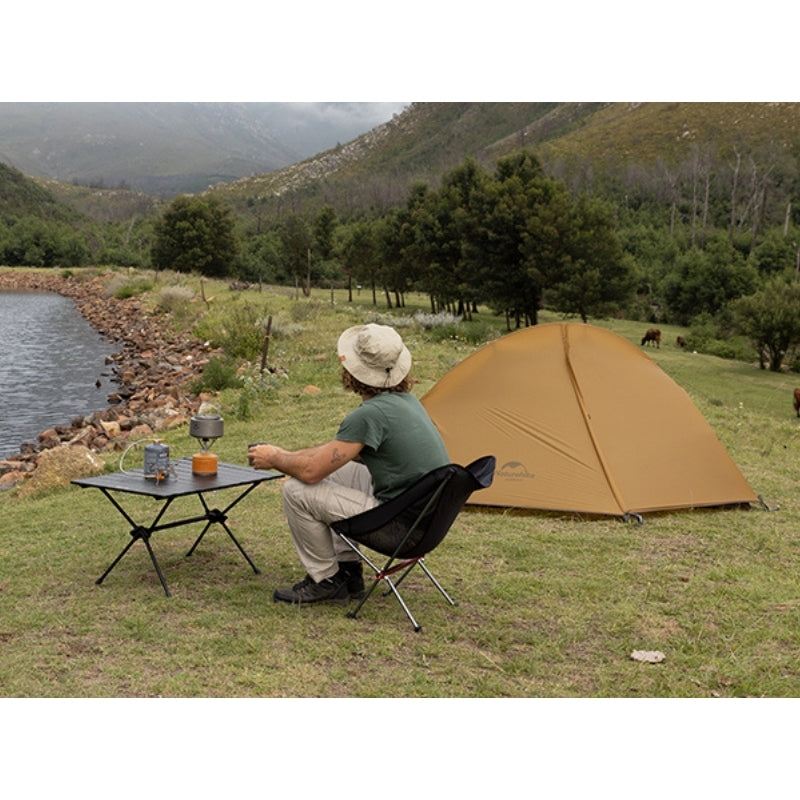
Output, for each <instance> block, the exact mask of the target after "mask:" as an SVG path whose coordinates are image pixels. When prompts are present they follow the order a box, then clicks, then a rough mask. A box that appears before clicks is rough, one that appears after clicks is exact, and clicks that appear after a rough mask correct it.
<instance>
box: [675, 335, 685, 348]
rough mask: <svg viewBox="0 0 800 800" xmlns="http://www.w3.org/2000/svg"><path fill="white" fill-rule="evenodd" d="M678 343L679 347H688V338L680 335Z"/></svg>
mask: <svg viewBox="0 0 800 800" xmlns="http://www.w3.org/2000/svg"><path fill="white" fill-rule="evenodd" d="M677 343H678V347H686V339H684V338H683V336H679V337H678V340H677Z"/></svg>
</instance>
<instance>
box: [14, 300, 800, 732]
mask: <svg viewBox="0 0 800 800" xmlns="http://www.w3.org/2000/svg"><path fill="white" fill-rule="evenodd" d="M157 288H158V287H157V286H156V287H155V289H154V290H153V291H156V290H157ZM215 289H216V292H215V294H216V300H215V302H216V303H217V306H216V308H217V309H219V308H222V307H223V305H224V304H226V303H228V304H235V303H242V302H251V303H258V304H261V305H262V306H263V308H264V312H265V313H268V314H270V315H274V318H275V319H276V323H278V324H276V329H277V330H280V329H281V328H283V330H284V331H285V332H284V333H283V334H276V336H275V338H274V340H273V342H272V344H271V349H270V358H269V362H270V364H271V365H273V366H275V367H276V368H279V371H280V372H282V373H284V375H285V377H283V378H282V379H281V380H280V382H279V383H277V384H276V385H271V386H270V387H268V388H258V378H257V375H256V373H257V370H254V368H251V370H250V373H249V374H250V375H251V376H253V382H252V383H251V386H250V388H249V389H247V390H244V389H228V390H224V391H223V392H222V393H221V395H220V398H219V399H220V402H221V404H222V406H223V409H224V410H223V416H224V417H225V436H224V437H223V438H222V439H221V440H219V441H218V442H217V443H215V445H214V452H216V453H217V454H218V455H219V456H220V458H221V460H224V461H230V462H232V463H240V464H244V463H246V459H245V452H246V444H247V442H249V441H253V440H272V441H275V442H276V443H279V444H281V445H283V446H286V447H289V448H293V447H300V446H304V445H308V444H311V443H315V442H318V441H323V440H325V439H327V438H329V437H330V436H331V435H332V433H333V432H334V431H335V428H336V425H337V424H338V421H339V419H340V418H341V416H342V415H343V414H344V413H346V412H347V410H349V409H350V408H351V407H352V405H353V403H354V397H353V396H348V395H346V394H344V393H343V392H342V390H341V389H340V388H339V386H338V364H337V362H336V359H335V356H334V346H335V341H336V337H337V336H338V333H339V332H340V331H341V330H342V329H343V328H345V327H347V326H348V325H351V324H357V323H360V322H364V321H367V320H370V319H374V318H376V313H377V314H378V315H379V316H380V318H381V319H386V318H388V317H387V315H388V314H389V313H390V312H387V311H385V310H384V309H382V308H378V309H373V308H372V306H371V304H370V303H369V302H368V299H367V298H363V297H362V298H358V300H357V302H356V303H354V304H352V305H351V304H348V303H347V302H346V298H345V297H344V294H343V293H341V294H337V295H335V296H334V297H333V300H334V302H331V296H330V293H328V292H320V293H319V294H318V295H316V296H315V297H313V298H311V299H310V300H309V299H306V298H299V299H296V298H294V297H293V296H292V293H291V292H284V291H271V292H268V291H265V292H261V293H252V294H248V295H247V298H246V299H243V298H242V297H237V296H236V295H234V294H228V293H227V292H226V290H225V288H224V287H222V286H220V287H215ZM205 291H206V292H207V293H208V294H211V293H212V292H210V291H209V288H208V286H206V289H205ZM301 304H304V307H302V313H300V311H299V309H301ZM420 307H421V308H423V309H425V304H424V301H423V300H422V299H420ZM198 308H201V307H200V306H198ZM197 313H201V312H200V311H198V312H197ZM391 313H392V314H394V315H398V316H404V317H406V318H408V317H410V316H411V313H412V308H411V307H410V306H409V307H407V308H406V309H404V310H402V311H393V312H391ZM486 316H488V315H487V314H486V313H484V315H483V318H484V319H485V317H486ZM290 321H291V325H290V324H289V322H290ZM482 324H485V323H482ZM594 324H599V325H603V326H605V327H608V328H610V329H612V330H614V331H615V332H617V333H618V334H620V335H622V336H624V337H626V338H628V339H630V340H631V341H634V342H636V343H637V344H638V340H639V339H640V337H641V335H642V328H643V326H642V325H641V324H640V323H630V322H624V321H597V322H595V323H594ZM491 325H493V326H495V327H496V330H497V332H498V334H501V333H502V332H503V328H504V325H503V323H502V321H499V320H498V321H493V322H491ZM401 332H402V333H403V336H404V338H405V339H406V341H407V343H408V345H409V348H410V349H411V351H412V354H413V355H414V357H415V367H414V375H415V376H416V377H417V378H418V380H419V381H420V383H419V385H418V387H417V393H418V394H419V395H422V394H423V393H424V392H425V391H426V390H427V389H428V388H429V387H430V386H432V385H433V383H435V382H436V380H438V379H439V378H440V377H441V376H442V375H443V374H444V373H445V372H446V371H447V369H449V368H450V367H451V366H453V365H454V364H456V363H457V362H458V361H459V360H461V359H462V358H464V357H465V356H466V355H468V354H469V353H470V352H472V351H473V350H474V348H475V345H473V344H469V343H468V342H467V341H466V340H465V339H464V338H460V339H445V340H439V339H437V338H436V337H434V336H432V335H431V334H430V333H429V332H428V331H425V330H423V329H421V328H420V327H419V326H414V325H412V324H410V323H409V322H408V319H406V321H405V322H403V327H402V329H401ZM681 332H682V331H679V330H678V329H674V330H673V329H670V328H666V329H665V330H664V343H663V344H662V347H661V349H659V350H655V349H653V350H649V349H648V354H649V355H650V357H651V358H653V359H654V360H655V361H656V362H657V363H658V364H659V365H660V366H661V367H662V368H663V369H664V370H665V371H666V372H667V373H668V374H669V375H670V376H671V377H672V378H673V379H674V380H675V381H676V382H677V383H679V384H680V385H681V386H683V387H684V388H685V389H686V391H687V392H688V393H689V395H690V397H691V398H692V400H693V401H694V403H695V404H696V405H697V407H698V408H699V410H700V411H701V412H702V414H703V415H704V416H705V418H706V419H707V420H708V421H709V423H710V424H711V425H712V427H713V428H714V430H715V431H716V433H717V435H718V436H719V438H720V439H721V441H722V442H723V444H724V445H725V447H726V448H727V449H728V451H729V453H730V454H731V456H732V457H733V459H734V461H735V462H736V463H737V464H738V466H739V467H740V469H741V471H742V473H743V474H744V476H745V478H746V479H747V480H748V482H749V483H750V485H751V486H752V487H753V489H754V490H755V492H756V494H759V495H762V496H763V497H764V500H765V501H766V502H767V503H768V504H769V506H771V507H773V508H779V510H776V511H773V512H767V511H764V510H762V509H759V508H757V507H755V506H754V507H753V508H751V509H750V510H715V511H680V512H675V513H668V514H667V513H665V514H655V515H651V516H648V517H646V519H645V523H644V525H642V526H637V525H631V524H627V523H624V522H622V521H620V520H617V519H588V518H576V517H574V516H571V515H569V514H558V513H540V512H524V511H513V510H502V509H484V508H474V507H470V508H468V509H466V510H465V511H464V513H463V514H462V515H461V516H460V518H459V519H458V521H457V522H456V524H455V526H454V528H453V530H452V532H451V534H450V536H449V537H448V539H447V540H446V541H445V543H444V544H443V545H442V546H441V548H440V549H439V550H438V551H437V552H436V553H434V554H433V555H432V556H431V558H430V563H431V566H432V568H433V569H434V571H435V572H436V574H437V576H438V577H439V578H440V579H441V580H442V582H443V583H444V585H445V586H446V587H447V588H448V589H450V590H451V591H452V593H453V595H454V596H455V598H456V599H457V600H458V606H456V607H455V608H451V607H450V606H448V605H447V604H445V603H444V602H443V601H442V599H441V597H440V596H439V595H438V593H437V592H436V591H435V590H434V589H433V587H431V586H430V585H429V584H428V585H426V583H425V582H423V581H422V580H420V579H414V581H413V582H412V581H411V580H409V582H408V585H407V589H406V592H407V596H408V599H409V602H410V604H411V606H412V608H413V610H414V611H415V614H416V615H417V616H418V619H419V620H420V621H421V623H422V625H423V629H422V631H421V632H420V633H414V632H413V630H412V628H411V626H410V625H409V624H408V621H407V620H406V618H405V616H404V615H403V614H402V611H401V610H400V608H399V606H398V605H397V603H396V601H395V600H394V599H393V598H392V597H387V598H375V599H373V600H371V601H370V604H368V605H367V606H366V607H365V609H364V610H363V612H362V614H361V616H360V618H359V619H358V620H352V619H348V618H346V617H345V614H344V611H343V609H342V608H341V607H338V606H321V607H308V608H296V607H290V606H285V605H283V604H275V603H274V602H273V600H272V591H273V589H274V588H275V587H276V586H278V585H284V584H291V583H293V582H294V581H295V580H297V579H299V578H300V577H302V575H301V574H300V572H301V571H300V568H299V564H298V562H297V559H296V556H295V554H294V551H293V548H292V545H291V543H290V539H289V535H288V532H287V530H286V527H285V522H284V519H283V517H282V512H281V507H280V491H279V486H278V482H272V483H268V484H265V485H263V486H262V487H260V488H259V489H258V490H257V491H256V492H255V493H254V494H253V495H251V496H250V498H248V499H247V500H246V501H245V502H244V503H242V504H241V506H239V507H237V509H236V511H235V514H234V515H233V516H232V518H231V521H230V522H231V526H232V528H233V529H234V531H235V533H236V534H237V536H238V537H239V539H240V541H241V542H242V544H243V545H244V547H245V548H246V549H247V550H248V552H249V553H250V555H251V556H252V558H253V559H254V561H255V562H256V564H258V566H259V567H260V568H261V571H262V572H261V574H260V575H255V574H254V573H253V572H252V571H251V570H250V569H249V567H248V566H247V564H246V563H245V562H244V560H243V559H242V558H241V556H240V554H239V553H238V551H236V550H235V548H234V547H233V545H232V543H231V542H230V540H229V539H228V538H227V537H226V536H225V535H224V533H222V532H221V531H218V532H213V531H212V532H210V533H209V534H208V535H207V536H206V538H205V540H204V542H203V544H202V545H201V547H200V548H199V549H198V551H197V552H196V553H195V554H194V555H193V556H192V557H191V558H188V559H187V558H185V552H186V550H187V549H188V547H189V546H190V545H191V543H192V542H193V541H194V536H193V535H192V534H193V531H192V530H191V529H186V528H183V529H181V528H178V529H176V530H174V531H171V532H165V533H161V534H157V535H156V536H154V538H153V547H154V549H155V550H156V553H157V556H158V558H159V561H160V563H161V566H162V568H163V570H164V573H165V576H166V579H167V581H168V583H169V585H170V589H171V590H172V593H173V597H172V598H167V597H166V596H165V595H164V592H163V591H162V590H161V587H160V585H159V583H158V579H157V576H156V574H155V572H154V571H153V569H152V566H151V565H150V562H149V559H148V557H147V553H146V551H145V550H144V548H143V547H134V548H133V549H132V550H131V551H130V553H129V554H128V556H127V557H126V558H125V559H123V560H122V561H121V562H120V563H119V565H118V566H117V567H116V569H115V570H114V571H113V572H112V573H111V575H110V576H109V577H108V578H107V579H106V581H105V583H103V584H102V585H101V586H97V585H95V582H94V581H95V579H96V578H97V577H98V576H99V575H100V574H101V573H102V572H103V570H104V569H105V568H106V566H108V564H109V563H110V561H111V559H113V557H114V556H115V555H116V554H117V553H118V552H119V550H120V549H121V548H122V547H123V546H124V544H125V542H126V541H127V539H128V531H127V527H126V525H125V523H124V521H123V520H122V518H121V517H119V515H118V514H117V513H116V511H115V510H114V509H113V508H111V506H110V505H109V504H108V503H107V501H106V500H105V499H104V498H103V497H102V496H101V495H100V493H99V492H95V491H93V490H81V489H79V488H77V487H74V486H70V487H67V488H63V489H56V490H53V491H50V492H47V493H44V494H41V495H34V496H31V497H25V498H23V497H19V496H17V494H16V493H15V492H14V491H10V492H6V493H4V494H2V495H0V515H2V519H3V523H2V535H0V561H2V565H3V566H2V573H0V653H1V654H2V657H1V658H0V696H3V697H5V698H351V699H352V698H372V699H377V698H495V699H517V700H519V699H522V698H540V699H544V698H551V699H555V698H561V699H562V700H566V699H570V698H572V699H581V698H584V699H586V698H595V699H599V698H626V699H629V698H695V699H699V698H737V697H738V698H772V699H777V698H795V697H797V696H798V695H800V590H799V589H798V580H797V576H798V574H799V573H800V511H799V510H798V502H797V483H798V480H797V469H796V465H797V448H798V432H799V431H800V421H798V420H797V418H796V417H795V415H794V411H793V409H792V405H791V396H792V389H793V387H794V385H795V384H798V385H800V377H799V376H797V375H792V374H772V373H769V372H764V371H760V370H759V369H758V368H757V367H756V365H754V364H745V363H738V362H731V361H723V360H720V359H717V358H712V357H708V356H703V355H700V354H693V353H689V352H685V351H682V350H679V349H678V348H677V347H676V346H675V345H674V344H673V343H674V341H675V335H676V334H677V333H681ZM309 385H314V386H316V387H317V388H319V389H320V391H319V392H318V393H311V392H308V391H305V390H306V387H308V386H309ZM243 393H244V395H245V396H246V397H243ZM167 442H168V443H169V445H170V448H171V452H172V455H173V457H180V456H183V455H191V453H193V452H195V451H196V449H197V443H196V442H195V440H193V439H191V438H190V437H189V436H188V431H187V429H186V428H182V429H177V430H174V431H171V432H170V433H169V434H168V435H167ZM118 459H119V453H116V454H113V455H109V457H108V469H109V471H113V470H114V469H116V468H117V466H118V463H117V462H118ZM222 499H223V498H220V501H222ZM187 502H190V501H188V500H187ZM132 508H133V513H134V514H136V515H140V516H142V517H144V518H148V515H150V514H152V512H153V504H152V501H151V500H148V499H146V498H141V499H139V500H138V501H137V502H134V503H133V505H132ZM634 650H656V651H661V652H663V653H664V654H665V659H664V661H663V662H662V663H659V664H650V663H640V662H637V661H635V660H633V659H632V658H631V653H632V651H634ZM358 707H359V708H360V706H358ZM434 707H435V706H434ZM646 707H648V708H650V706H646ZM82 708H83V709H86V706H82ZM96 708H97V707H96V706H93V705H90V706H89V707H88V709H89V713H94V711H93V709H96ZM301 708H305V707H303V706H301ZM317 708H318V707H317ZM322 708H324V709H326V710H328V709H330V708H331V707H330V706H329V705H323V706H322ZM333 708H334V709H337V710H338V709H339V708H341V706H339V705H334V706H333ZM390 708H391V709H392V712H395V713H400V712H399V709H398V707H397V706H395V705H391V706H390ZM431 708H432V707H431V706H426V707H425V709H424V711H423V712H422V713H423V717H422V719H423V720H424V719H425V716H424V715H425V714H427V713H429V712H430V710H431ZM484 708H485V707H484ZM518 708H519V706H514V709H515V713H516V709H518ZM522 708H523V709H525V710H524V711H523V712H522V713H524V714H527V713H529V711H528V709H529V707H528V706H525V705H523V706H522ZM570 708H571V706H570V705H565V706H561V709H563V710H564V712H565V713H566V716H565V717H563V718H562V717H561V714H560V713H559V712H556V720H555V721H552V720H551V723H550V724H551V725H554V728H553V730H560V725H561V724H563V719H571V716H570V714H569V709H570ZM604 708H609V707H608V706H604ZM614 708H615V709H616V710H617V711H615V712H614V713H619V706H614ZM273 709H274V710H275V707H273ZM507 709H508V706H503V712H505V711H506V710H507ZM595 709H596V707H595ZM366 711H367V710H366V709H365V713H366ZM487 711H488V709H487ZM392 712H389V713H392ZM530 712H531V713H534V714H535V713H537V712H536V711H534V710H533V709H530ZM84 713H86V712H85V711H84ZM189 713H190V714H191V713H192V712H189ZM298 713H306V712H305V711H302V712H298ZM595 713H596V712H595ZM622 713H623V715H624V711H623V712H622ZM401 716H402V713H401ZM276 718H278V719H280V715H279V714H277V715H276ZM366 722H367V721H366V720H365V724H366ZM651 722H652V720H651ZM145 724H147V723H145ZM453 724H457V723H453ZM597 724H598V727H601V728H602V725H603V720H602V718H601V719H600V720H598V721H597ZM631 724H634V725H635V724H636V720H635V719H634V720H632V721H631ZM449 730H450V731H451V733H452V734H453V735H456V736H457V734H458V730H457V729H453V728H450V729H449ZM587 730H593V728H592V727H591V725H590V726H589V728H587ZM691 733H692V735H694V734H695V733H696V732H695V731H694V730H693V731H692V732H691ZM535 735H536V736H540V735H542V731H538V732H537V733H536V734H535ZM628 735H630V734H628ZM687 735H688V733H687ZM198 746H199V747H200V746H201V745H198Z"/></svg>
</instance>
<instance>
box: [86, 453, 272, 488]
mask: <svg viewBox="0 0 800 800" xmlns="http://www.w3.org/2000/svg"><path fill="white" fill-rule="evenodd" d="M282 477H283V473H281V472H276V471H275V470H259V469H253V468H252V467H241V466H239V465H237V464H224V463H222V462H220V463H219V465H218V466H217V474H216V475H195V474H193V473H192V458H191V456H189V457H188V458H182V459H181V460H180V461H171V462H170V469H169V474H168V476H167V477H166V478H164V479H163V480H160V481H156V480H154V479H151V478H145V477H144V470H143V469H132V470H125V471H124V472H114V473H112V474H107V475H97V476H95V477H93V478H76V479H75V480H73V481H72V483H74V484H76V485H77V486H82V487H84V488H85V487H94V488H97V489H109V490H111V491H115V492H129V493H131V494H143V495H148V496H149V497H181V496H182V495H187V494H198V493H203V492H213V491H214V490H216V489H228V488H230V487H231V486H243V485H245V484H248V483H262V482H263V481H269V480H273V479H274V478H282Z"/></svg>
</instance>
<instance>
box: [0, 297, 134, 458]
mask: <svg viewBox="0 0 800 800" xmlns="http://www.w3.org/2000/svg"><path fill="white" fill-rule="evenodd" d="M120 349H121V346H120V345H116V344H113V343H111V342H109V341H108V340H106V339H104V338H103V337H102V336H100V335H99V334H98V333H97V332H96V331H95V330H94V328H92V326H91V325H90V324H89V323H88V322H87V321H86V320H85V319H84V318H83V317H82V316H81V314H80V312H79V311H78V309H77V306H76V305H75V303H74V302H73V301H72V300H71V299H70V298H68V297H62V296H61V295H58V294H51V293H49V292H3V291H0V458H8V456H10V455H14V454H15V453H18V452H19V451H20V446H21V445H22V443H23V442H35V441H36V436H37V435H38V434H39V433H41V432H42V431H44V430H47V429H48V428H52V427H54V426H56V425H69V423H70V422H71V421H72V420H73V419H74V418H75V417H78V416H85V415H89V414H92V413H93V412H95V411H102V410H103V409H105V408H107V407H108V402H107V398H108V395H110V394H111V393H112V392H114V391H115V390H116V384H113V383H111V381H110V378H111V376H112V374H113V373H112V365H110V364H108V363H107V362H106V359H107V357H108V356H110V355H112V354H114V353H116V352H119V350H120ZM98 381H99V382H100V384H101V385H100V386H99V387H98V386H97V382H98Z"/></svg>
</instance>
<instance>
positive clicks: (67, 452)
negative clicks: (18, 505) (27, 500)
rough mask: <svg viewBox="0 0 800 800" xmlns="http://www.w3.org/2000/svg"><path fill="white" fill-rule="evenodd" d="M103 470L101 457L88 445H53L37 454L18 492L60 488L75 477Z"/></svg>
mask: <svg viewBox="0 0 800 800" xmlns="http://www.w3.org/2000/svg"><path fill="white" fill-rule="evenodd" d="M104 470H105V462H104V461H103V459H102V458H100V456H98V455H97V454H96V453H93V452H92V451H91V450H90V449H89V448H88V447H83V446H81V445H73V446H70V447H53V448H51V449H50V450H45V451H44V452H43V453H42V454H41V455H40V456H39V458H38V459H37V463H36V469H35V470H34V472H33V474H32V475H31V477H30V479H29V480H28V481H27V482H26V483H25V484H24V486H22V487H21V488H20V490H19V494H20V495H25V496H28V495H30V494H34V493H36V492H39V491H43V490H46V489H55V488H61V487H64V486H68V485H69V483H70V481H72V480H74V479H75V478H86V477H89V476H90V475H100V474H101V473H102V472H103V471H104Z"/></svg>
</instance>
